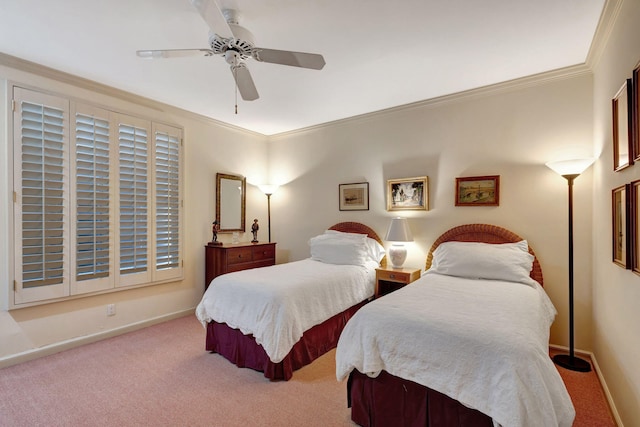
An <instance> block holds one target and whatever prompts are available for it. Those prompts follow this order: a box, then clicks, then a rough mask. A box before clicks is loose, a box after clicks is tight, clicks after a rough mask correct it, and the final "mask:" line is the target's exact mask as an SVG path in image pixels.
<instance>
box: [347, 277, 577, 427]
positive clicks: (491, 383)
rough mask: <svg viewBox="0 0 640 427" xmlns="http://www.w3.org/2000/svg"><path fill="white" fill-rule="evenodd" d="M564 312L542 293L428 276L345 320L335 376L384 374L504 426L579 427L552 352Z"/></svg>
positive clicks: (537, 287) (533, 284) (515, 286)
mask: <svg viewBox="0 0 640 427" xmlns="http://www.w3.org/2000/svg"><path fill="white" fill-rule="evenodd" d="M555 314H556V311H555V308H554V307H553V305H552V303H551V301H550V300H549V298H548V297H547V295H546V293H545V292H544V290H543V289H542V287H541V286H540V285H539V284H538V283H537V282H534V281H533V280H532V281H531V283H530V284H528V285H526V284H521V283H512V282H502V281H487V280H473V279H464V278H457V277H452V276H444V275H439V274H429V273H427V274H425V275H424V276H423V277H422V278H421V279H419V280H417V281H416V282H414V283H412V284H411V285H409V286H406V287H404V288H402V289H400V290H398V291H396V292H394V293H392V294H389V295H387V296H385V297H384V298H381V299H378V300H376V301H374V302H372V303H370V304H367V305H366V306H365V307H363V308H362V309H361V310H359V311H358V313H356V315H355V316H354V317H353V318H352V319H351V320H350V321H349V322H348V323H347V326H346V327H345V329H344V331H343V332H342V335H341V336H340V340H339V342H338V349H337V352H336V375H337V378H338V380H343V379H345V378H346V377H347V376H348V375H349V373H350V372H351V371H352V370H353V369H357V370H358V371H360V372H362V373H366V374H367V375H370V376H374V377H375V376H377V375H378V374H379V373H380V371H381V370H385V371H387V372H388V373H390V374H392V375H395V376H397V377H401V378H405V379H409V380H412V381H414V382H417V383H419V384H422V385H424V386H426V387H429V388H431V389H434V390H437V391H439V392H441V393H443V394H446V395H447V396H449V397H451V398H453V399H456V400H458V401H460V402H462V403H463V404H464V405H466V406H469V407H472V408H475V409H477V410H479V411H481V412H483V413H484V414H487V415H489V416H490V417H491V418H492V419H493V420H494V423H497V424H500V425H502V426H505V427H517V426H523V427H524V426H526V427H534V426H541V427H549V426H571V424H572V422H573V419H574V417H575V410H574V408H573V404H572V403H571V399H570V397H569V395H568V393H567V390H566V388H565V386H564V383H563V382H562V379H561V378H560V375H559V374H558V371H557V370H556V368H555V367H554V365H553V362H552V361H551V359H550V358H549V355H548V340H549V328H550V326H551V323H552V321H553V319H554V317H555Z"/></svg>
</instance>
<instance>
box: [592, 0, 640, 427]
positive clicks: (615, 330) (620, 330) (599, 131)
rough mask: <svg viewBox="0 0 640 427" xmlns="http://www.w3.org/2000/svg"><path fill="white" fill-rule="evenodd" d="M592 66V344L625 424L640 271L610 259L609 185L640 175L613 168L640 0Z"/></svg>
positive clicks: (636, 377)
mask: <svg viewBox="0 0 640 427" xmlns="http://www.w3.org/2000/svg"><path fill="white" fill-rule="evenodd" d="M615 22H616V23H615V26H614V28H613V31H612V32H611V35H610V36H609V38H608V40H607V43H606V45H605V48H604V52H603V54H602V56H601V58H600V59H599V61H598V64H597V65H596V66H595V67H594V141H595V147H596V150H597V152H599V153H601V155H600V159H599V160H598V162H597V163H596V164H595V167H594V176H595V185H594V198H593V202H594V205H593V212H594V226H593V241H594V251H593V265H594V281H593V324H594V331H593V343H594V345H593V350H594V353H595V354H596V357H597V360H598V363H599V366H600V368H601V369H602V372H603V374H604V377H605V378H606V381H607V385H608V387H609V389H610V391H611V394H612V396H613V398H614V401H615V402H616V407H617V409H618V412H619V413H620V417H621V419H622V421H623V422H624V425H625V426H627V427H628V426H640V370H638V368H639V367H640V276H638V275H636V274H634V273H632V272H631V271H628V270H623V269H622V268H620V267H617V266H616V265H614V264H613V263H612V262H611V208H610V206H611V202H610V200H611V190H612V189H613V188H616V187H618V186H620V185H623V184H625V183H629V182H631V181H634V180H637V179H640V165H639V164H636V165H634V166H631V167H629V168H627V169H625V170H623V171H621V172H613V148H612V143H611V134H612V130H611V128H612V126H611V98H613V97H614V95H615V94H616V92H617V91H618V89H620V86H621V85H622V83H623V82H624V80H625V79H626V78H630V77H631V73H632V70H633V69H634V68H635V66H636V64H637V63H638V60H640V1H637V0H624V1H623V2H622V4H621V9H620V10H619V11H618V15H617V17H616V21H615Z"/></svg>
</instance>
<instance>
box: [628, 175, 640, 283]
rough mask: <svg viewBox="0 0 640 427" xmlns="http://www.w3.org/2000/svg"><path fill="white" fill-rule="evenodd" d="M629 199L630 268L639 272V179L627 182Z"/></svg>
mask: <svg viewBox="0 0 640 427" xmlns="http://www.w3.org/2000/svg"><path fill="white" fill-rule="evenodd" d="M629 191H630V193H631V194H630V195H629V199H630V203H629V205H630V209H629V215H630V216H631V226H630V230H629V231H630V235H631V238H630V239H628V240H629V241H630V242H631V251H630V255H631V269H632V270H633V272H634V273H637V274H640V180H636V181H633V182H631V184H629Z"/></svg>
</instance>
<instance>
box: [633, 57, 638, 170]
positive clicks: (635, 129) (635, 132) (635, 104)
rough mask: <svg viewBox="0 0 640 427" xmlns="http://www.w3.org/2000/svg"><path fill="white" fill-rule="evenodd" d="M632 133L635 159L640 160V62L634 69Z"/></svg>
mask: <svg viewBox="0 0 640 427" xmlns="http://www.w3.org/2000/svg"><path fill="white" fill-rule="evenodd" d="M631 92H632V96H631V133H632V138H631V139H632V140H633V160H634V161H640V63H638V65H637V66H636V68H635V69H634V70H633V76H632V79H631Z"/></svg>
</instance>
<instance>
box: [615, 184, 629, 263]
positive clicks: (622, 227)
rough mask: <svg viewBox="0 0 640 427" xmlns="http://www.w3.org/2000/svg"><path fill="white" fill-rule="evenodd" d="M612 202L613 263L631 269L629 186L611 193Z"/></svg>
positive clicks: (626, 185) (623, 186) (621, 187)
mask: <svg viewBox="0 0 640 427" xmlns="http://www.w3.org/2000/svg"><path fill="white" fill-rule="evenodd" d="M611 201H612V226H611V233H612V252H613V256H612V258H613V262H614V263H615V264H617V265H619V266H620V267H622V268H630V267H631V262H630V261H631V260H630V257H629V250H630V248H631V245H630V238H631V233H629V222H628V221H629V202H628V201H629V184H625V185H622V186H620V187H618V188H614V189H613V190H612V191H611Z"/></svg>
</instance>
